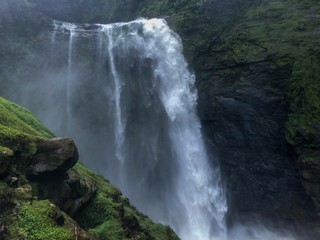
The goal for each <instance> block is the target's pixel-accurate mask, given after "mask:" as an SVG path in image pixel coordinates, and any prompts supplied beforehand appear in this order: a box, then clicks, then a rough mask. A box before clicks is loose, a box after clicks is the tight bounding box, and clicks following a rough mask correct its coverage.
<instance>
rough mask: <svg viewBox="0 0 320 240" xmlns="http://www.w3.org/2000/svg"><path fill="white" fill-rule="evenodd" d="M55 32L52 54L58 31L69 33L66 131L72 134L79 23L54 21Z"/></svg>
mask: <svg viewBox="0 0 320 240" xmlns="http://www.w3.org/2000/svg"><path fill="white" fill-rule="evenodd" d="M53 27H54V29H53V32H52V34H51V54H52V55H53V52H54V50H55V48H56V41H57V34H58V33H64V34H65V33H68V34H69V40H68V60H67V62H68V74H67V81H66V113H67V114H66V133H68V134H70V126H71V123H70V121H71V101H72V100H71V98H72V96H71V92H72V79H73V76H72V75H73V69H72V68H73V50H74V39H75V37H76V34H77V33H76V29H77V25H75V24H72V23H67V22H60V21H56V20H54V21H53Z"/></svg>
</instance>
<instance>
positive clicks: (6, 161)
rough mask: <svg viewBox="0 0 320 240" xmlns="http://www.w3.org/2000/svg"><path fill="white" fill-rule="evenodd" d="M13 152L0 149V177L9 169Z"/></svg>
mask: <svg viewBox="0 0 320 240" xmlns="http://www.w3.org/2000/svg"><path fill="white" fill-rule="evenodd" d="M12 158H13V151H12V150H10V149H8V148H0V177H1V176H2V175H4V174H5V173H6V172H7V171H8V170H9V168H10V165H11V162H12Z"/></svg>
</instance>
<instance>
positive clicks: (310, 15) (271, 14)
mask: <svg viewBox="0 0 320 240" xmlns="http://www.w3.org/2000/svg"><path fill="white" fill-rule="evenodd" d="M33 2H35V3H36V5H35V6H33V7H34V8H33V9H34V11H36V12H37V13H39V12H42V13H43V14H44V15H47V16H49V17H54V18H59V19H62V20H68V21H72V20H73V19H74V21H75V22H77V21H98V22H105V23H107V22H114V21H119V20H120V21H126V20H129V19H132V18H135V17H138V16H146V17H159V16H160V17H164V16H168V18H167V20H168V22H169V24H170V25H171V26H172V27H173V28H174V29H175V30H176V31H177V32H178V33H179V34H180V36H181V38H182V40H183V42H184V47H185V55H186V56H187V58H188V60H189V63H190V66H191V68H192V69H193V70H194V71H195V73H196V76H197V87H198V94H199V100H198V112H199V115H200V118H201V120H202V124H203V133H204V134H205V136H206V137H207V139H208V146H209V148H210V150H212V151H213V152H215V153H216V154H218V156H219V158H220V162H221V168H222V173H223V175H224V179H225V185H226V191H227V195H228V204H229V209H230V211H229V212H230V215H229V216H228V218H229V221H230V224H232V221H231V220H237V219H242V220H243V219H252V216H253V215H255V216H256V215H258V216H259V217H262V218H265V219H268V220H274V219H281V220H282V222H283V223H290V224H291V225H295V226H296V227H297V228H300V227H301V225H300V224H301V223H302V222H314V221H315V218H316V215H317V213H319V211H320V210H319V209H320V208H319V205H320V204H319V199H320V196H319V192H318V190H317V189H319V183H320V180H319V177H318V176H320V174H319V169H320V167H319V164H320V163H319V162H320V160H319V155H320V154H319V122H320V119H319V116H320V100H319V95H320V94H319V76H320V74H318V73H317V72H318V71H319V60H318V59H319V55H320V49H319V45H318V39H319V34H320V33H319V23H320V21H319V15H320V10H319V9H320V7H319V2H318V1H298V0H280V1H243V0H238V1H231V0H229V1H223V2H221V1H216V0H203V1H183V0H180V1H178V0H176V1H165V0H162V1H159V0H158V1H152V0H149V1H147V0H140V1H128V4H123V5H122V6H120V7H119V3H116V2H115V1H109V2H108V4H106V3H107V1H99V0H92V1H87V2H86V3H85V4H86V8H87V9H88V11H85V12H81V11H80V10H79V9H81V6H82V3H81V2H80V3H77V4H75V1H62V0H61V3H64V4H65V5H64V6H65V7H64V11H62V12H61V11H60V10H59V9H57V8H56V7H57V6H58V5H54V4H53V2H54V1H47V3H48V5H44V3H41V2H40V1H33ZM72 4H73V5H72ZM83 4H84V3H83ZM96 6H102V7H101V8H99V9H97V7H96ZM122 8H126V9H122ZM76 9H78V10H77V11H75V10H76ZM98 10H99V11H98ZM75 12H77V14H75ZM12 26H13V25H12ZM26 35H27V34H26ZM38 36H40V35H39V34H38ZM32 39H34V38H32ZM39 39H40V38H39ZM36 42H37V43H40V42H41V41H36ZM21 44H22V43H21ZM23 46H25V45H23ZM24 49H29V48H28V47H26V48H24ZM1 64H3V63H1ZM13 66H14V65H13ZM4 72H7V71H4ZM2 91H3V90H2Z"/></svg>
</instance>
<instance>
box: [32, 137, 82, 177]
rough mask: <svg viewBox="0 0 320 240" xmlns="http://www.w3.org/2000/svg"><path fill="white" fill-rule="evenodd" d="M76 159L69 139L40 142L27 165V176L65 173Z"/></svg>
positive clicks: (73, 145)
mask: <svg viewBox="0 0 320 240" xmlns="http://www.w3.org/2000/svg"><path fill="white" fill-rule="evenodd" d="M78 158H79V155H78V150H77V147H76V146H75V144H74V142H73V140H72V139H71V138H53V139H48V140H41V141H40V142H38V143H37V153H36V154H35V156H34V157H33V159H32V162H31V164H30V165H29V168H30V171H31V173H30V174H29V175H31V176H39V175H44V174H48V173H49V174H56V173H65V172H66V171H67V170H68V169H70V168H72V167H73V166H74V165H75V164H76V163H77V161H78Z"/></svg>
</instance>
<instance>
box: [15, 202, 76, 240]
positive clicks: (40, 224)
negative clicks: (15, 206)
mask: <svg viewBox="0 0 320 240" xmlns="http://www.w3.org/2000/svg"><path fill="white" fill-rule="evenodd" d="M57 211H59V210H58V209H57V208H56V207H55V206H54V205H53V204H51V203H50V202H49V201H47V200H45V201H34V202H31V203H29V202H24V203H23V204H22V205H21V206H20V211H19V215H18V216H17V218H16V219H15V221H13V224H12V226H11V229H12V230H11V234H12V236H11V237H12V239H15V237H17V239H20V238H19V237H18V236H20V237H23V238H25V239H28V240H47V239H52V240H72V239H74V238H73V234H72V232H71V230H67V229H66V228H64V227H61V226H58V225H57V223H56V222H55V221H54V219H53V217H54V216H55V214H56V212H57ZM15 235H16V236H15Z"/></svg>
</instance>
